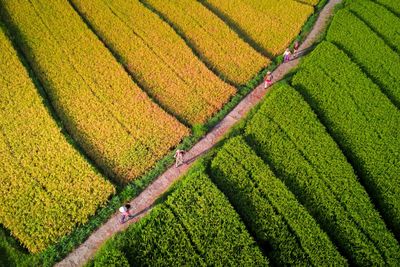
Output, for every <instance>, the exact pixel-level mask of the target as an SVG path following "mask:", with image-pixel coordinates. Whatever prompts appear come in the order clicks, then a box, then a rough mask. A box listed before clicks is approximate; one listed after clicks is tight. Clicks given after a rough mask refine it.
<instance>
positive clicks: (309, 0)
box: [292, 0, 320, 6]
mask: <svg viewBox="0 0 400 267" xmlns="http://www.w3.org/2000/svg"><path fill="white" fill-rule="evenodd" d="M292 1H297V0H292ZM297 2H301V3H304V4H309V5H313V6H316V5H317V4H318V3H319V2H320V0H299V1H297Z"/></svg>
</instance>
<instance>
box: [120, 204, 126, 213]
mask: <svg viewBox="0 0 400 267" xmlns="http://www.w3.org/2000/svg"><path fill="white" fill-rule="evenodd" d="M126 211H127V209H126V207H125V206H122V207H120V208H119V212H121V213H124V212H126Z"/></svg>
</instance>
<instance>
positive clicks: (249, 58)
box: [145, 0, 270, 84]
mask: <svg viewBox="0 0 400 267" xmlns="http://www.w3.org/2000/svg"><path fill="white" fill-rule="evenodd" d="M145 3H147V4H148V5H150V6H151V7H152V8H154V9H156V10H157V12H159V13H161V14H162V16H164V17H165V18H166V19H167V21H169V22H170V23H171V24H172V25H173V26H174V27H175V28H177V29H178V31H179V32H180V33H181V34H182V35H183V36H184V37H185V38H186V39H188V41H189V42H190V43H191V44H192V46H193V48H194V49H195V50H196V51H197V52H198V53H199V54H200V55H201V56H202V57H204V58H205V60H206V61H208V62H209V64H210V65H211V66H212V67H213V68H214V69H216V70H217V71H218V72H220V73H221V74H222V75H223V76H225V77H226V78H227V79H228V80H230V81H232V82H234V83H236V84H245V83H246V82H247V81H249V80H250V79H251V78H252V77H253V76H254V75H255V74H257V72H258V71H260V70H261V68H263V67H265V66H266V65H268V63H270V60H269V59H268V58H266V57H263V56H262V55H261V54H260V53H258V52H257V51H255V50H254V49H253V48H252V47H251V46H250V45H249V44H247V43H246V42H245V41H243V40H242V39H241V38H240V37H239V36H238V34H237V33H235V32H234V31H233V30H232V29H231V28H230V27H229V26H228V25H226V24H225V23H224V21H222V20H221V19H220V18H218V17H217V16H216V15H215V14H214V13H213V12H211V11H210V10H208V9H207V8H206V7H204V6H203V5H202V4H201V3H199V2H197V1H192V0H170V1H165V0H146V1H145Z"/></svg>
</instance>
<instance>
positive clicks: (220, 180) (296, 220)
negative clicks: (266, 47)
mask: <svg viewBox="0 0 400 267" xmlns="http://www.w3.org/2000/svg"><path fill="white" fill-rule="evenodd" d="M376 5H377V4H376V3H375V2H372V1H351V2H349V4H348V5H346V6H345V7H344V9H343V10H340V11H339V12H338V13H337V14H336V16H335V17H334V19H333V22H332V24H331V26H330V28H329V29H328V32H327V35H326V41H323V42H322V43H321V44H319V45H318V46H317V47H316V48H315V49H314V51H312V52H311V54H310V55H309V56H307V58H306V59H304V60H303V62H301V63H300V66H299V68H298V70H297V71H296V72H295V73H294V74H293V75H292V76H291V77H290V78H289V79H288V80H287V82H283V83H279V84H277V85H275V86H274V87H273V88H272V89H271V91H270V92H269V93H267V95H266V97H265V99H264V100H263V103H262V105H261V106H259V107H257V108H256V109H255V110H253V111H252V112H251V113H250V115H249V116H248V118H246V119H245V120H244V121H242V122H241V123H240V124H239V125H238V126H237V128H236V129H235V130H234V131H232V132H231V134H229V135H228V136H227V137H226V138H225V139H224V140H222V141H221V143H220V144H219V145H217V146H216V147H215V148H214V149H213V150H212V151H210V152H209V153H208V155H207V156H206V157H205V158H204V159H203V160H202V161H201V162H200V163H198V164H201V165H202V170H203V173H204V176H205V177H209V179H210V180H211V181H212V182H213V183H214V184H215V185H216V186H217V188H218V189H219V190H221V192H222V193H223V194H225V196H226V197H227V199H228V200H229V202H230V204H231V205H232V206H233V207H234V208H235V211H236V212H237V213H238V214H239V216H240V218H241V220H243V223H244V224H245V225H246V229H248V231H249V233H250V235H252V236H253V238H254V239H255V240H256V242H257V244H258V246H259V247H260V249H261V250H262V251H263V252H264V255H265V256H266V257H267V258H268V261H269V263H270V264H271V265H313V264H315V265H333V266H346V265H355V266H370V265H385V266H398V265H399V264H400V245H399V237H400V235H399V225H400V224H399V220H398V218H399V213H398V211H399V206H398V205H399V198H398V197H397V196H398V195H399V194H400V192H399V187H398V185H399V184H400V181H399V177H398V175H397V174H398V173H400V169H399V166H400V161H399V155H400V143H399V140H400V136H398V135H399V131H398V128H399V126H400V112H399V109H398V107H397V106H396V104H395V102H394V101H393V97H392V96H393V94H392V95H390V94H389V92H396V91H395V90H396V88H397V90H398V89H399V83H398V82H397V81H396V80H391V81H392V82H393V83H392V84H391V85H392V87H391V88H392V89H389V90H388V88H387V87H385V85H384V84H382V83H381V82H380V81H384V80H385V79H389V80H390V79H393V76H392V74H393V70H394V69H395V67H394V66H396V65H393V64H397V63H396V62H395V61H393V63H390V64H388V65H390V66H388V67H393V69H390V70H387V71H381V72H379V73H378V72H377V75H376V76H374V75H373V70H374V69H372V67H371V68H368V66H373V65H374V63H376V65H377V66H381V65H380V64H381V63H380V62H381V61H383V60H385V56H386V55H387V54H388V53H389V55H392V56H394V57H395V56H398V52H397V51H396V48H395V38H391V36H395V34H394V33H393V31H391V30H389V29H386V28H385V27H384V25H383V24H382V23H381V22H382V21H381V20H379V19H377V18H380V17H382V20H383V21H391V22H390V23H394V24H395V23H398V20H399V18H398V17H396V15H394V14H393V13H391V11H388V9H386V8H382V6H380V5H379V7H378V8H376V9H374V12H373V13H371V7H375V6H376ZM349 21H350V22H351V23H349ZM370 25H375V26H374V27H373V26H370ZM347 31H348V32H351V33H352V35H349V34H343V33H342V32H344V33H346V32H347ZM364 35H367V36H368V39H369V40H370V41H371V42H372V43H373V44H374V45H375V47H376V49H375V50H374V51H372V52H371V53H372V54H374V57H371V58H369V59H370V60H369V61H368V60H365V59H363V57H362V56H359V57H357V56H356V55H357V54H358V53H364V54H363V55H367V53H366V52H360V51H364V49H365V47H363V46H360V45H358V46H357V45H356V43H357V42H359V43H360V42H361V43H363V44H364V42H366V39H362V38H365V37H363V36H364ZM388 39H390V40H392V42H391V43H390V42H388V41H387V40H388ZM340 44H343V46H342V45H340ZM368 45H369V44H366V46H368ZM346 47H348V49H346ZM357 47H358V48H357ZM371 49H372V48H371ZM353 51H354V52H353ZM386 62H388V61H386ZM378 74H379V76H378ZM378 78H379V80H378ZM387 84H390V83H387ZM390 90H391V91H390ZM196 168H198V166H197V167H196ZM192 171H193V170H192ZM197 179H198V178H197ZM180 183H182V184H185V180H182V181H180ZM177 187H180V188H182V190H184V189H183V188H184V187H183V186H182V187H181V185H180V184H178V185H177ZM186 190H188V189H186ZM201 195H203V194H201ZM175 197H177V198H182V201H186V199H187V198H188V197H187V195H186V194H184V193H182V192H181V193H180V194H179V195H175ZM166 203H168V199H167V200H166V201H165V202H163V203H162V204H160V207H161V205H166ZM194 203H198V201H193V202H190V203H188V202H187V204H186V205H187V206H186V208H187V209H190V207H192V205H194ZM158 212H159V211H158V209H157V211H156V212H154V213H151V214H150V215H149V216H148V217H147V218H146V219H145V220H144V221H146V223H150V222H151V223H156V221H157V220H156V219H155V216H157V214H158ZM207 213H208V214H209V216H210V217H212V214H213V213H212V212H211V211H207ZM153 216H154V217H153ZM192 216H193V219H194V218H196V217H197V216H198V215H192ZM147 220H149V221H150V222H149V221H147ZM187 220H191V218H188V219H187ZM139 228H140V229H143V226H138V225H134V226H132V227H130V228H129V230H128V231H135V234H137V233H142V231H143V230H138V229H139ZM204 232H205V233H204V234H205V235H207V231H206V230H204ZM172 236H173V235H171V237H170V238H172ZM122 238H127V237H126V236H124V235H121V236H118V235H117V236H116V237H115V239H114V240H113V241H111V242H110V243H109V244H107V245H106V246H105V247H103V249H102V250H101V251H100V253H99V254H98V255H97V256H96V258H95V260H94V261H93V262H91V264H92V265H95V264H96V263H99V262H100V261H102V260H106V259H111V258H112V257H109V256H108V255H109V254H107V252H108V251H113V250H112V249H111V248H115V247H113V246H117V244H118V243H122V244H124V243H128V242H127V241H126V240H123V239H122ZM163 238H165V237H164V236H163ZM131 239H135V238H133V235H132V234H131V235H130V236H129V240H131ZM138 240H143V239H142V237H140V238H139V237H138ZM202 242H204V243H205V244H207V243H208V239H204V240H202ZM131 243H132V241H130V242H129V244H131ZM216 244H218V241H216ZM170 246H173V245H171V244H170ZM121 247H124V248H125V245H122V246H121ZM131 248H132V249H131V250H129V251H126V250H125V251H123V252H122V254H123V255H125V256H126V257H128V258H127V261H126V262H127V264H130V265H132V264H133V265H141V264H144V263H145V262H146V261H140V262H137V261H133V260H132V259H131V258H129V257H131V255H137V254H135V253H141V250H140V249H135V248H134V247H133V246H132V247H131ZM187 251H188V250H186V251H185V253H186V252H187ZM118 253H121V251H118ZM168 255H169V254H168V253H167V252H165V253H164V254H162V255H159V259H163V258H164V257H167V256H168ZM135 258H136V257H135ZM151 258H152V260H155V259H154V258H153V257H151ZM325 261H326V264H321V263H322V262H325ZM162 262H164V261H162ZM162 262H161V263H160V265H163V264H162ZM192 262H197V261H192Z"/></svg>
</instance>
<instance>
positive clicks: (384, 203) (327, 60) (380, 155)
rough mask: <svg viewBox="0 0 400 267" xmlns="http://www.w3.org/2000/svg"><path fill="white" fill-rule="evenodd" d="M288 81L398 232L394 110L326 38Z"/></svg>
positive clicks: (399, 146)
mask: <svg viewBox="0 0 400 267" xmlns="http://www.w3.org/2000/svg"><path fill="white" fill-rule="evenodd" d="M293 84H294V85H295V86H296V87H297V88H298V89H299V90H300V92H301V93H302V94H303V95H304V96H305V97H306V98H307V100H308V101H309V102H310V104H311V105H312V106H313V107H314V109H315V111H316V112H317V114H318V115H319V116H320V118H321V119H322V120H323V121H324V124H325V126H326V127H327V128H328V130H329V131H330V133H331V134H332V135H333V136H334V138H335V140H336V142H337V143H338V144H339V145H340V147H341V148H342V150H343V151H344V152H345V154H346V156H347V157H348V158H349V159H350V160H351V161H352V163H353V166H354V167H355V169H357V171H358V173H359V174H360V179H361V181H362V183H363V185H364V186H365V188H366V189H367V192H368V193H369V195H370V196H371V197H372V199H373V200H374V201H375V203H376V204H377V206H378V208H379V210H380V212H381V214H382V215H383V217H384V218H385V220H386V222H387V223H388V225H389V226H390V227H391V228H392V230H393V231H394V233H395V235H396V236H399V234H400V200H399V197H398V196H399V195H400V181H399V175H398V174H399V173H400V161H399V160H400V159H399V157H398V155H399V154H400V132H399V131H398V126H399V125H400V113H399V110H398V109H397V108H396V107H395V106H394V105H393V104H392V103H391V102H390V101H389V99H388V98H387V97H386V96H385V95H384V94H383V93H382V92H381V91H380V90H379V87H378V86H376V85H375V84H374V83H373V82H372V81H371V80H370V79H368V78H367V77H366V76H365V75H364V73H363V72H362V71H361V70H360V69H359V68H358V66H357V65H356V64H355V63H353V62H352V61H351V60H350V59H349V58H348V57H347V56H346V55H345V54H344V53H343V52H342V51H340V50H339V49H338V48H337V47H335V46H334V45H333V44H331V43H328V42H325V43H323V44H322V45H320V46H319V47H317V49H316V50H315V51H314V52H313V53H312V55H311V56H310V57H308V58H307V60H306V61H305V62H304V64H303V65H302V69H301V70H300V71H299V72H298V73H297V74H296V75H295V77H294V79H293ZM398 251H400V250H398Z"/></svg>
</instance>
